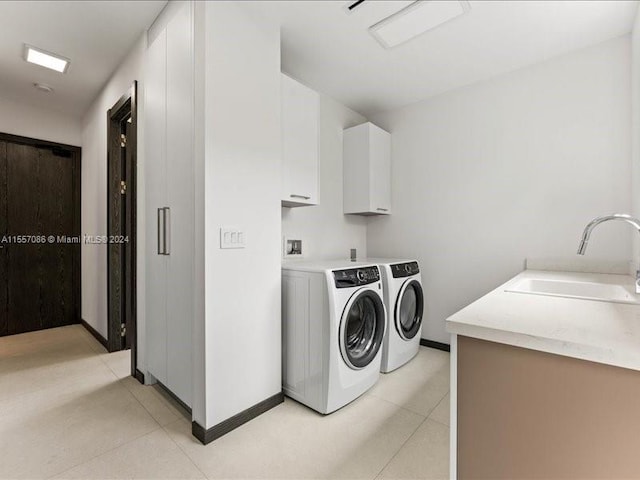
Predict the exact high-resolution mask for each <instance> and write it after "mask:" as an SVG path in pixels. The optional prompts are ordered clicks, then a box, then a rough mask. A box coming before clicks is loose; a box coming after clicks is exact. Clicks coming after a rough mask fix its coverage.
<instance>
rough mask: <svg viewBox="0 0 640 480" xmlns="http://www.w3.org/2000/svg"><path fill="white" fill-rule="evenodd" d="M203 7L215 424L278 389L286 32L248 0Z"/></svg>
mask: <svg viewBox="0 0 640 480" xmlns="http://www.w3.org/2000/svg"><path fill="white" fill-rule="evenodd" d="M204 11H205V18H204V22H205V29H206V32H205V39H204V48H205V51H204V60H205V78H204V84H203V85H202V88H204V96H205V100H204V137H205V138H204V142H205V143H204V229H205V230H204V234H205V236H204V242H205V243H204V259H205V260H204V264H205V265H204V269H205V270H204V278H205V295H206V303H205V307H204V308H205V325H204V329H205V333H204V334H205V337H206V351H205V353H204V355H205V363H206V366H205V368H206V373H205V376H206V399H207V401H206V419H204V422H205V423H206V424H205V425H202V426H204V427H206V428H209V427H211V426H213V425H216V424H218V423H220V422H221V421H223V420H226V419H227V418H229V417H231V416H233V415H235V414H236V413H238V412H240V411H242V410H244V409H246V408H248V407H250V406H252V405H255V404H256V403H258V402H260V401H262V400H264V399H266V398H268V397H270V396H272V395H275V394H277V393H279V392H280V391H281V351H280V338H281V336H280V335H281V333H280V322H281V320H280V240H279V239H280V229H281V219H280V181H281V180H280V148H281V147H280V34H279V28H278V26H277V25H268V24H267V23H266V22H260V21H258V20H257V19H254V18H252V17H251V16H250V14H249V13H248V11H247V8H246V6H244V5H242V4H241V3H236V2H207V3H206V4H205V9H204ZM198 55H199V53H198V52H197V51H196V57H197V58H198ZM196 71H198V68H197V67H196ZM196 81H198V80H196ZM197 105H198V99H196V106H197ZM196 118H198V111H196ZM198 135H199V134H198V133H196V138H198ZM196 152H198V147H197V146H196ZM196 172H197V170H196ZM196 174H197V173H196ZM199 188H200V187H198V186H197V187H196V195H197V193H198V191H199ZM196 198H198V197H197V196H196ZM196 213H197V212H196ZM196 223H197V222H196ZM226 225H235V226H241V227H244V229H245V232H246V248H245V249H238V250H221V249H220V248H219V246H220V243H219V242H220V240H219V238H220V237H219V229H220V227H221V226H226ZM196 233H197V232H196ZM196 250H197V248H196ZM196 255H197V252H196ZM196 258H197V257H196ZM197 311H198V309H196V312H197ZM195 331H196V332H197V331H198V329H197V328H196V329H195ZM196 375H198V372H196ZM194 417H195V415H194ZM196 420H197V419H196Z"/></svg>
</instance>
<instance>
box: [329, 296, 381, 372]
mask: <svg viewBox="0 0 640 480" xmlns="http://www.w3.org/2000/svg"><path fill="white" fill-rule="evenodd" d="M385 324H386V313H385V309H384V303H383V302H382V299H381V298H380V295H379V294H378V292H377V291H375V290H373V289H371V288H362V289H360V290H358V291H357V292H356V293H354V294H353V295H352V296H351V298H350V299H349V301H348V302H347V306H346V307H345V309H344V312H343V313H342V319H341V321H340V337H339V342H340V351H341V353H342V358H343V359H344V361H345V362H346V364H347V365H348V366H349V367H351V368H353V369H354V370H360V369H362V368H364V367H366V366H367V365H369V364H370V363H371V362H372V361H373V359H374V358H375V357H376V355H377V354H378V351H379V350H380V346H381V345H382V339H383V338H384V329H385Z"/></svg>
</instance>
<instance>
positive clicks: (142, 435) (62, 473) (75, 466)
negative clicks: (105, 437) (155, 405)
mask: <svg viewBox="0 0 640 480" xmlns="http://www.w3.org/2000/svg"><path fill="white" fill-rule="evenodd" d="M156 423H158V422H156ZM161 429H162V427H161V426H158V427H157V428H154V429H153V430H150V431H148V432H146V433H143V434H141V435H138V436H137V437H135V438H132V439H131V440H127V441H126V442H124V443H121V444H120V445H116V446H115V447H112V448H109V449H107V450H105V451H104V452H100V453H98V454H97V455H94V456H93V457H91V458H89V459H88V460H86V461H84V462H80V463H77V464H75V465H73V466H71V467H69V468H67V469H66V470H63V471H61V472H58V473H54V474H53V475H49V476H48V477H46V478H47V479H49V478H54V477H59V476H60V475H64V474H65V473H67V472H69V471H70V470H73V469H74V468H77V467H80V466H82V465H84V464H85V463H89V462H91V461H93V460H95V459H96V458H98V457H101V456H103V455H106V454H107V453H110V452H113V451H114V450H117V449H119V448H121V447H124V446H125V445H128V444H130V443H131V442H135V441H136V440H139V439H141V438H142V437H145V436H147V435H149V434H151V433H153V432H157V431H158V430H161Z"/></svg>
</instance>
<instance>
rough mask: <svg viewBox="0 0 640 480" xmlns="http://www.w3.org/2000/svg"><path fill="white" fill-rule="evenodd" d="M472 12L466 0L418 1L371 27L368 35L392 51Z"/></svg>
mask: <svg viewBox="0 0 640 480" xmlns="http://www.w3.org/2000/svg"><path fill="white" fill-rule="evenodd" d="M469 10H471V6H470V5H469V2H467V1H465V0H459V1H451V0H417V1H415V2H413V3H412V4H411V5H409V6H408V7H405V8H403V9H402V10H400V11H399V12H397V13H394V14H393V15H391V16H389V17H387V18H385V19H384V20H382V21H380V22H378V23H376V24H375V25H373V26H371V27H369V32H370V33H371V35H373V37H374V38H375V39H376V40H378V42H380V44H381V45H382V46H383V47H385V48H392V47H395V46H397V45H400V44H402V43H405V42H407V41H409V40H411V39H412V38H415V37H417V36H418V35H421V34H423V33H425V32H428V31H429V30H433V29H434V28H436V27H438V26H440V25H442V24H443V23H446V22H448V21H449V20H452V19H454V18H456V17H459V16H460V15H464V14H465V13H467V12H468V11H469Z"/></svg>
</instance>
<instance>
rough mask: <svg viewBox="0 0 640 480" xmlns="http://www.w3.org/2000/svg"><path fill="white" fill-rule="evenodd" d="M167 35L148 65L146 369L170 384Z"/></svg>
mask: <svg viewBox="0 0 640 480" xmlns="http://www.w3.org/2000/svg"><path fill="white" fill-rule="evenodd" d="M166 58H167V35H166V32H165V31H163V32H162V33H160V35H159V36H158V37H157V38H156V39H155V40H154V42H153V43H152V44H151V45H149V48H148V50H147V55H146V66H145V83H144V96H145V152H146V153H145V158H144V164H143V165H142V172H141V173H142V175H144V179H145V224H146V235H145V245H146V252H145V257H146V271H145V286H146V291H145V296H146V302H145V305H146V315H145V322H146V324H145V326H146V328H145V331H146V341H145V348H146V363H147V370H148V371H149V373H151V375H153V376H154V377H156V378H157V379H158V380H159V381H160V382H162V383H163V384H165V385H166V384H167V317H166V310H167V303H166V299H167V295H166V293H167V284H166V282H167V257H165V256H164V255H159V254H158V250H159V245H158V243H159V238H158V235H159V229H160V225H159V218H158V209H159V208H162V207H165V206H167V198H166V189H167V172H166V118H167V114H166V93H167V84H166V78H167V63H166Z"/></svg>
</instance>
